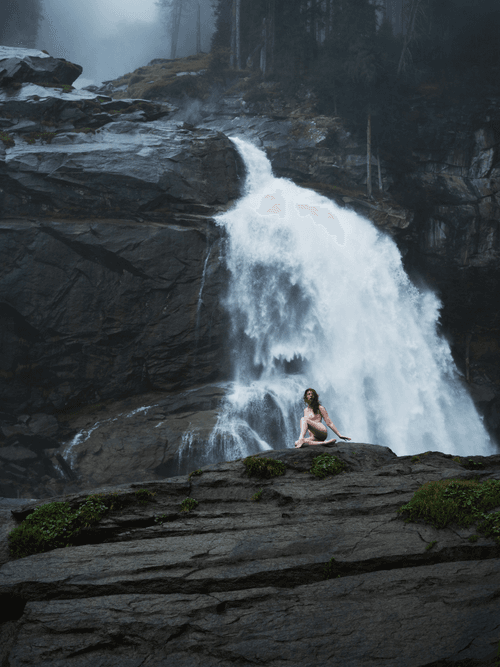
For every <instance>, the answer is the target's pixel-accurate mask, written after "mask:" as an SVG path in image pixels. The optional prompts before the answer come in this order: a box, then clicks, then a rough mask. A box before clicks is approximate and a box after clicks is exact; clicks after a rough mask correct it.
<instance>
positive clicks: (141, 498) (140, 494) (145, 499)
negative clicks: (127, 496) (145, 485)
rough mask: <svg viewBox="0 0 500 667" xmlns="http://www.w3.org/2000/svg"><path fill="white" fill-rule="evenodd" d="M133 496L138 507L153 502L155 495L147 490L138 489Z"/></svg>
mask: <svg viewBox="0 0 500 667" xmlns="http://www.w3.org/2000/svg"><path fill="white" fill-rule="evenodd" d="M134 495H135V497H136V500H137V502H138V503H139V505H147V504H148V503H152V502H153V500H154V497H155V496H156V493H154V492H153V491H148V490H147V489H138V490H137V491H135V492H134Z"/></svg>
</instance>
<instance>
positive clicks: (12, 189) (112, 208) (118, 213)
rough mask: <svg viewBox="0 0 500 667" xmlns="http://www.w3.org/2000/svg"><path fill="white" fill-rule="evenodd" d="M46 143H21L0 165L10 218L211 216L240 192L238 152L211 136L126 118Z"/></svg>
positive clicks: (222, 138)
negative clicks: (53, 143)
mask: <svg viewBox="0 0 500 667" xmlns="http://www.w3.org/2000/svg"><path fill="white" fill-rule="evenodd" d="M49 138H50V137H49ZM43 140H44V137H43V136H42V137H40V139H39V140H38V143H33V144H30V143H26V142H24V141H21V142H19V143H16V144H15V146H13V147H12V148H10V149H8V150H7V153H6V155H5V157H4V159H3V160H2V161H0V184H1V185H2V193H1V196H0V206H1V207H2V210H3V212H4V213H3V217H4V219H5V218H6V217H9V216H10V217H21V216H31V217H33V216H34V217H37V218H38V217H43V218H47V217H49V216H54V215H55V216H57V217H67V218H68V217H69V218H75V217H89V216H95V217H106V218H120V217H126V218H131V217H134V216H139V217H141V218H148V217H149V218H151V217H155V218H156V219H158V220H160V219H161V220H165V219H168V217H169V213H172V212H174V213H175V212H177V213H178V212H183V213H193V214H197V213H200V212H203V213H208V214H209V215H210V214H213V213H215V212H217V210H219V209H218V206H219V207H220V205H226V204H227V203H228V201H230V200H232V199H235V198H236V197H237V196H238V195H239V192H240V182H239V180H238V175H239V171H240V163H239V160H238V157H237V154H236V152H235V149H234V146H233V144H232V143H231V142H230V140H229V139H228V138H227V137H225V136H224V135H222V134H221V133H216V132H213V131H211V130H193V131H187V130H184V131H182V130H179V129H178V128H177V126H176V125H170V126H169V125H168V124H167V125H166V124H163V123H161V122H158V121H157V122H156V123H155V122H152V123H148V124H147V125H146V126H145V125H144V124H143V123H136V122H131V121H125V120H123V121H120V122H116V123H110V124H108V125H107V126H106V127H105V128H103V129H102V130H100V131H99V132H98V134H97V135H93V134H91V133H75V134H74V135H73V137H71V138H70V137H69V136H68V135H66V136H65V142H67V143H64V142H61V141H60V140H59V142H58V143H56V144H55V145H52V144H51V143H46V144H44V143H43Z"/></svg>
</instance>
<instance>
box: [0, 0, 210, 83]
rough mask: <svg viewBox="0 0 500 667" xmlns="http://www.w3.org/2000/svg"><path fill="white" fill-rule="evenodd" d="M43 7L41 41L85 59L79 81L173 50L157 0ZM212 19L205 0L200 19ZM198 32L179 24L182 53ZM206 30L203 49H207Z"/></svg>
mask: <svg viewBox="0 0 500 667" xmlns="http://www.w3.org/2000/svg"><path fill="white" fill-rule="evenodd" d="M0 1H1V0H0ZM43 7H44V10H43V14H44V19H43V20H42V22H41V24H40V31H39V35H38V39H37V47H38V48H39V49H45V50H46V51H48V52H49V53H50V55H52V56H54V57H56V58H57V57H59V58H66V59H67V60H70V61H72V62H74V63H77V64H78V65H81V66H82V67H83V74H82V77H81V79H80V81H79V82H78V83H77V84H76V85H77V86H79V85H88V84H89V83H100V82H101V81H106V80H109V79H114V78H117V77H119V76H121V75H122V74H125V73H127V72H131V71H133V70H135V69H137V68H138V67H140V66H141V65H147V63H148V62H149V61H150V60H152V59H153V58H168V57H169V56H170V40H169V38H168V35H167V33H166V30H165V27H164V26H163V24H162V23H161V22H160V20H159V13H158V9H157V7H156V5H155V1H154V0H85V2H81V0H43ZM208 23H210V24H211V23H212V20H211V16H210V15H209V14H208V9H207V7H206V6H203V4H202V25H203V24H205V26H207V25H208ZM194 32H195V26H194V25H188V26H185V27H184V29H181V34H180V35H179V38H180V39H179V53H178V56H184V55H188V54H189V53H193V52H194V49H193V43H194V40H195V35H194ZM210 32H211V31H210ZM204 33H205V38H204V39H203V38H202V49H203V50H204V51H208V50H209V36H208V34H207V32H206V31H204Z"/></svg>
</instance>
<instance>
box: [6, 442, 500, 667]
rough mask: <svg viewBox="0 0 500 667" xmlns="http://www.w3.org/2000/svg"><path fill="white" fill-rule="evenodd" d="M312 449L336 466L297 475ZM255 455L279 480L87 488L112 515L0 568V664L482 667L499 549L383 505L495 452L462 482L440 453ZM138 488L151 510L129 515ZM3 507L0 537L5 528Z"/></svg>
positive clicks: (493, 614)
mask: <svg viewBox="0 0 500 667" xmlns="http://www.w3.org/2000/svg"><path fill="white" fill-rule="evenodd" d="M324 451H328V452H330V453H331V452H335V453H336V454H338V455H339V457H340V458H342V459H343V460H344V461H345V462H346V464H347V466H348V468H347V472H345V473H343V474H341V475H339V476H337V477H331V478H327V479H326V480H320V479H317V478H315V477H313V476H312V475H310V474H309V473H308V470H309V468H310V466H311V462H312V459H313V457H314V456H316V455H318V454H319V453H323V452H324ZM264 455H265V456H270V457H272V458H276V459H279V460H282V461H284V462H285V464H286V467H287V470H286V474H285V475H284V476H282V477H277V478H274V479H271V480H259V479H256V478H252V477H248V476H247V475H246V472H245V468H244V466H243V464H242V463H241V461H234V462H229V463H221V464H217V465H213V466H208V467H206V468H204V469H203V474H202V475H199V476H195V477H191V478H188V477H177V478H171V479H169V480H164V481H161V482H150V483H143V484H140V485H138V484H135V485H134V484H132V485H125V486H121V487H104V488H102V489H101V491H103V492H106V493H109V492H111V491H116V492H117V493H118V494H119V497H120V498H121V499H122V509H121V510H116V511H115V510H114V511H112V512H111V513H110V514H109V515H108V516H107V517H106V518H105V519H104V520H102V521H101V523H100V524H98V526H97V527H96V528H94V529H88V530H87V532H86V534H85V535H84V536H83V537H82V539H81V542H82V543H81V544H80V545H79V546H74V547H70V548H65V549H58V550H54V551H51V552H48V553H45V554H38V555H34V556H30V557H28V558H23V559H20V560H16V561H10V562H6V563H5V564H4V565H3V566H2V567H1V568H0V596H1V603H2V604H1V606H2V610H3V624H2V625H1V630H0V632H1V635H0V636H1V640H0V646H1V647H2V655H1V658H0V659H1V660H3V664H9V665H11V666H14V665H15V666H16V667H17V666H20V665H37V667H38V666H39V665H40V666H45V665H47V666H48V665H50V666H51V667H52V666H53V667H56V666H57V667H59V666H61V667H62V666H63V665H64V666H65V667H66V666H71V665H75V666H78V667H83V666H86V665H89V666H92V667H94V666H95V665H102V666H104V665H110V666H111V665H117V666H118V665H120V666H121V665H127V666H129V665H130V666H137V667H139V665H169V666H185V667H191V666H192V667H194V666H197V665H199V666H200V667H201V666H203V667H205V666H206V665H213V666H214V667H215V665H223V666H224V667H226V666H227V667H230V666H231V667H232V666H233V665H254V664H255V665H261V664H266V665H267V664H269V665H274V666H276V667H283V666H284V665H285V664H286V665H289V666H290V665H297V666H300V667H303V666H304V665H308V666H310V667H319V666H325V667H326V666H327V665H328V666H330V665H333V666H339V667H340V666H344V665H351V666H352V667H360V666H364V665H366V666H367V667H371V666H372V665H374V664H380V665H384V667H389V666H391V667H392V666H394V667H406V666H408V667H419V666H422V667H423V666H426V667H430V666H435V667H437V666H438V665H443V666H444V665H447V666H451V665H456V666H457V667H458V665H461V666H462V667H463V666H464V665H468V666H473V665H474V666H475V665H485V666H486V665H487V666H489V667H493V665H494V664H495V656H496V655H497V651H498V645H499V644H498V643H499V639H500V635H499V625H498V595H499V591H500V547H498V545H497V544H496V543H495V542H494V541H492V540H491V539H486V538H483V537H482V536H480V537H479V539H478V540H477V541H476V542H471V541H469V540H468V537H469V536H470V535H472V534H474V532H475V530H474V527H473V526H471V527H470V529H460V528H458V527H453V526H452V527H449V528H447V529H444V530H437V529H435V528H433V527H431V526H428V525H424V524H416V523H408V524H406V523H405V522H404V521H403V519H401V518H400V517H398V515H397V509H398V508H399V507H400V506H401V505H402V504H404V503H405V502H407V501H408V500H409V499H410V498H411V496H412V495H413V493H414V491H415V490H416V489H417V488H419V487H420V486H421V485H422V484H423V483H424V482H425V481H429V480H438V479H445V478H470V477H472V476H474V475H479V477H480V478H481V479H490V478H494V479H498V478H499V477H500V457H499V456H492V457H487V458H482V459H481V458H480V457H471V459H472V460H474V461H475V463H476V466H475V467H476V468H477V470H476V471H474V472H473V471H470V470H467V469H466V468H465V467H464V466H463V465H462V464H461V463H459V462H458V461H456V460H453V459H452V458H451V457H450V456H446V455H444V454H441V453H436V452H434V453H427V454H426V455H421V456H420V457H419V458H418V460H417V457H397V456H395V455H394V454H393V453H392V452H391V451H390V450H389V449H387V448H385V447H379V446H375V445H364V444H358V443H352V444H349V445H342V446H340V447H338V448H333V449H332V448H330V449H326V448H322V447H316V448H312V447H311V448H304V449H302V450H282V451H275V452H265V454H264ZM478 463H482V467H481V466H478V465H477V464H478ZM138 488H146V489H148V490H149V491H151V492H153V493H155V494H156V495H155V496H154V502H151V503H149V504H148V505H146V506H142V507H141V506H140V505H138V504H137V501H136V497H135V495H134V494H135V491H136V490H138ZM258 489H262V498H261V500H260V502H253V501H252V496H253V495H254V494H255V493H256V492H257V490H258ZM186 497H191V498H194V499H196V500H198V502H199V505H198V506H197V508H196V509H195V510H193V511H192V512H191V513H182V512H180V502H181V501H182V500H183V499H184V498H186ZM82 498H83V496H81V495H80V496H73V497H70V498H68V500H69V501H70V502H71V503H72V504H75V503H77V501H78V500H79V499H80V500H81V499H82ZM12 502H13V501H10V503H11V505H12ZM7 505H8V504H7ZM7 505H6V507H5V510H3V511H2V513H1V517H3V521H4V524H3V530H4V534H5V533H6V532H7V530H8V529H11V528H12V527H13V526H14V525H15V524H14V520H13V518H10V516H11V515H10V509H11V506H7ZM27 511H29V507H25V508H19V507H18V508H16V510H15V516H17V517H18V518H22V517H24V516H26V512H27ZM434 541H436V543H435V544H434V545H433V546H432V548H430V549H429V548H426V547H428V546H429V545H430V544H432V542H434ZM3 545H4V550H3V553H4V558H5V557H6V551H5V542H3ZM332 557H333V558H334V559H335V561H333V570H332V572H331V574H332V575H333V578H330V579H328V580H326V579H325V566H326V565H327V563H328V562H329V561H330V559H331V558H332Z"/></svg>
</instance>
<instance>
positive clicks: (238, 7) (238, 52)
mask: <svg viewBox="0 0 500 667" xmlns="http://www.w3.org/2000/svg"><path fill="white" fill-rule="evenodd" d="M240 11H241V0H236V17H235V28H236V69H241V50H240Z"/></svg>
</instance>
